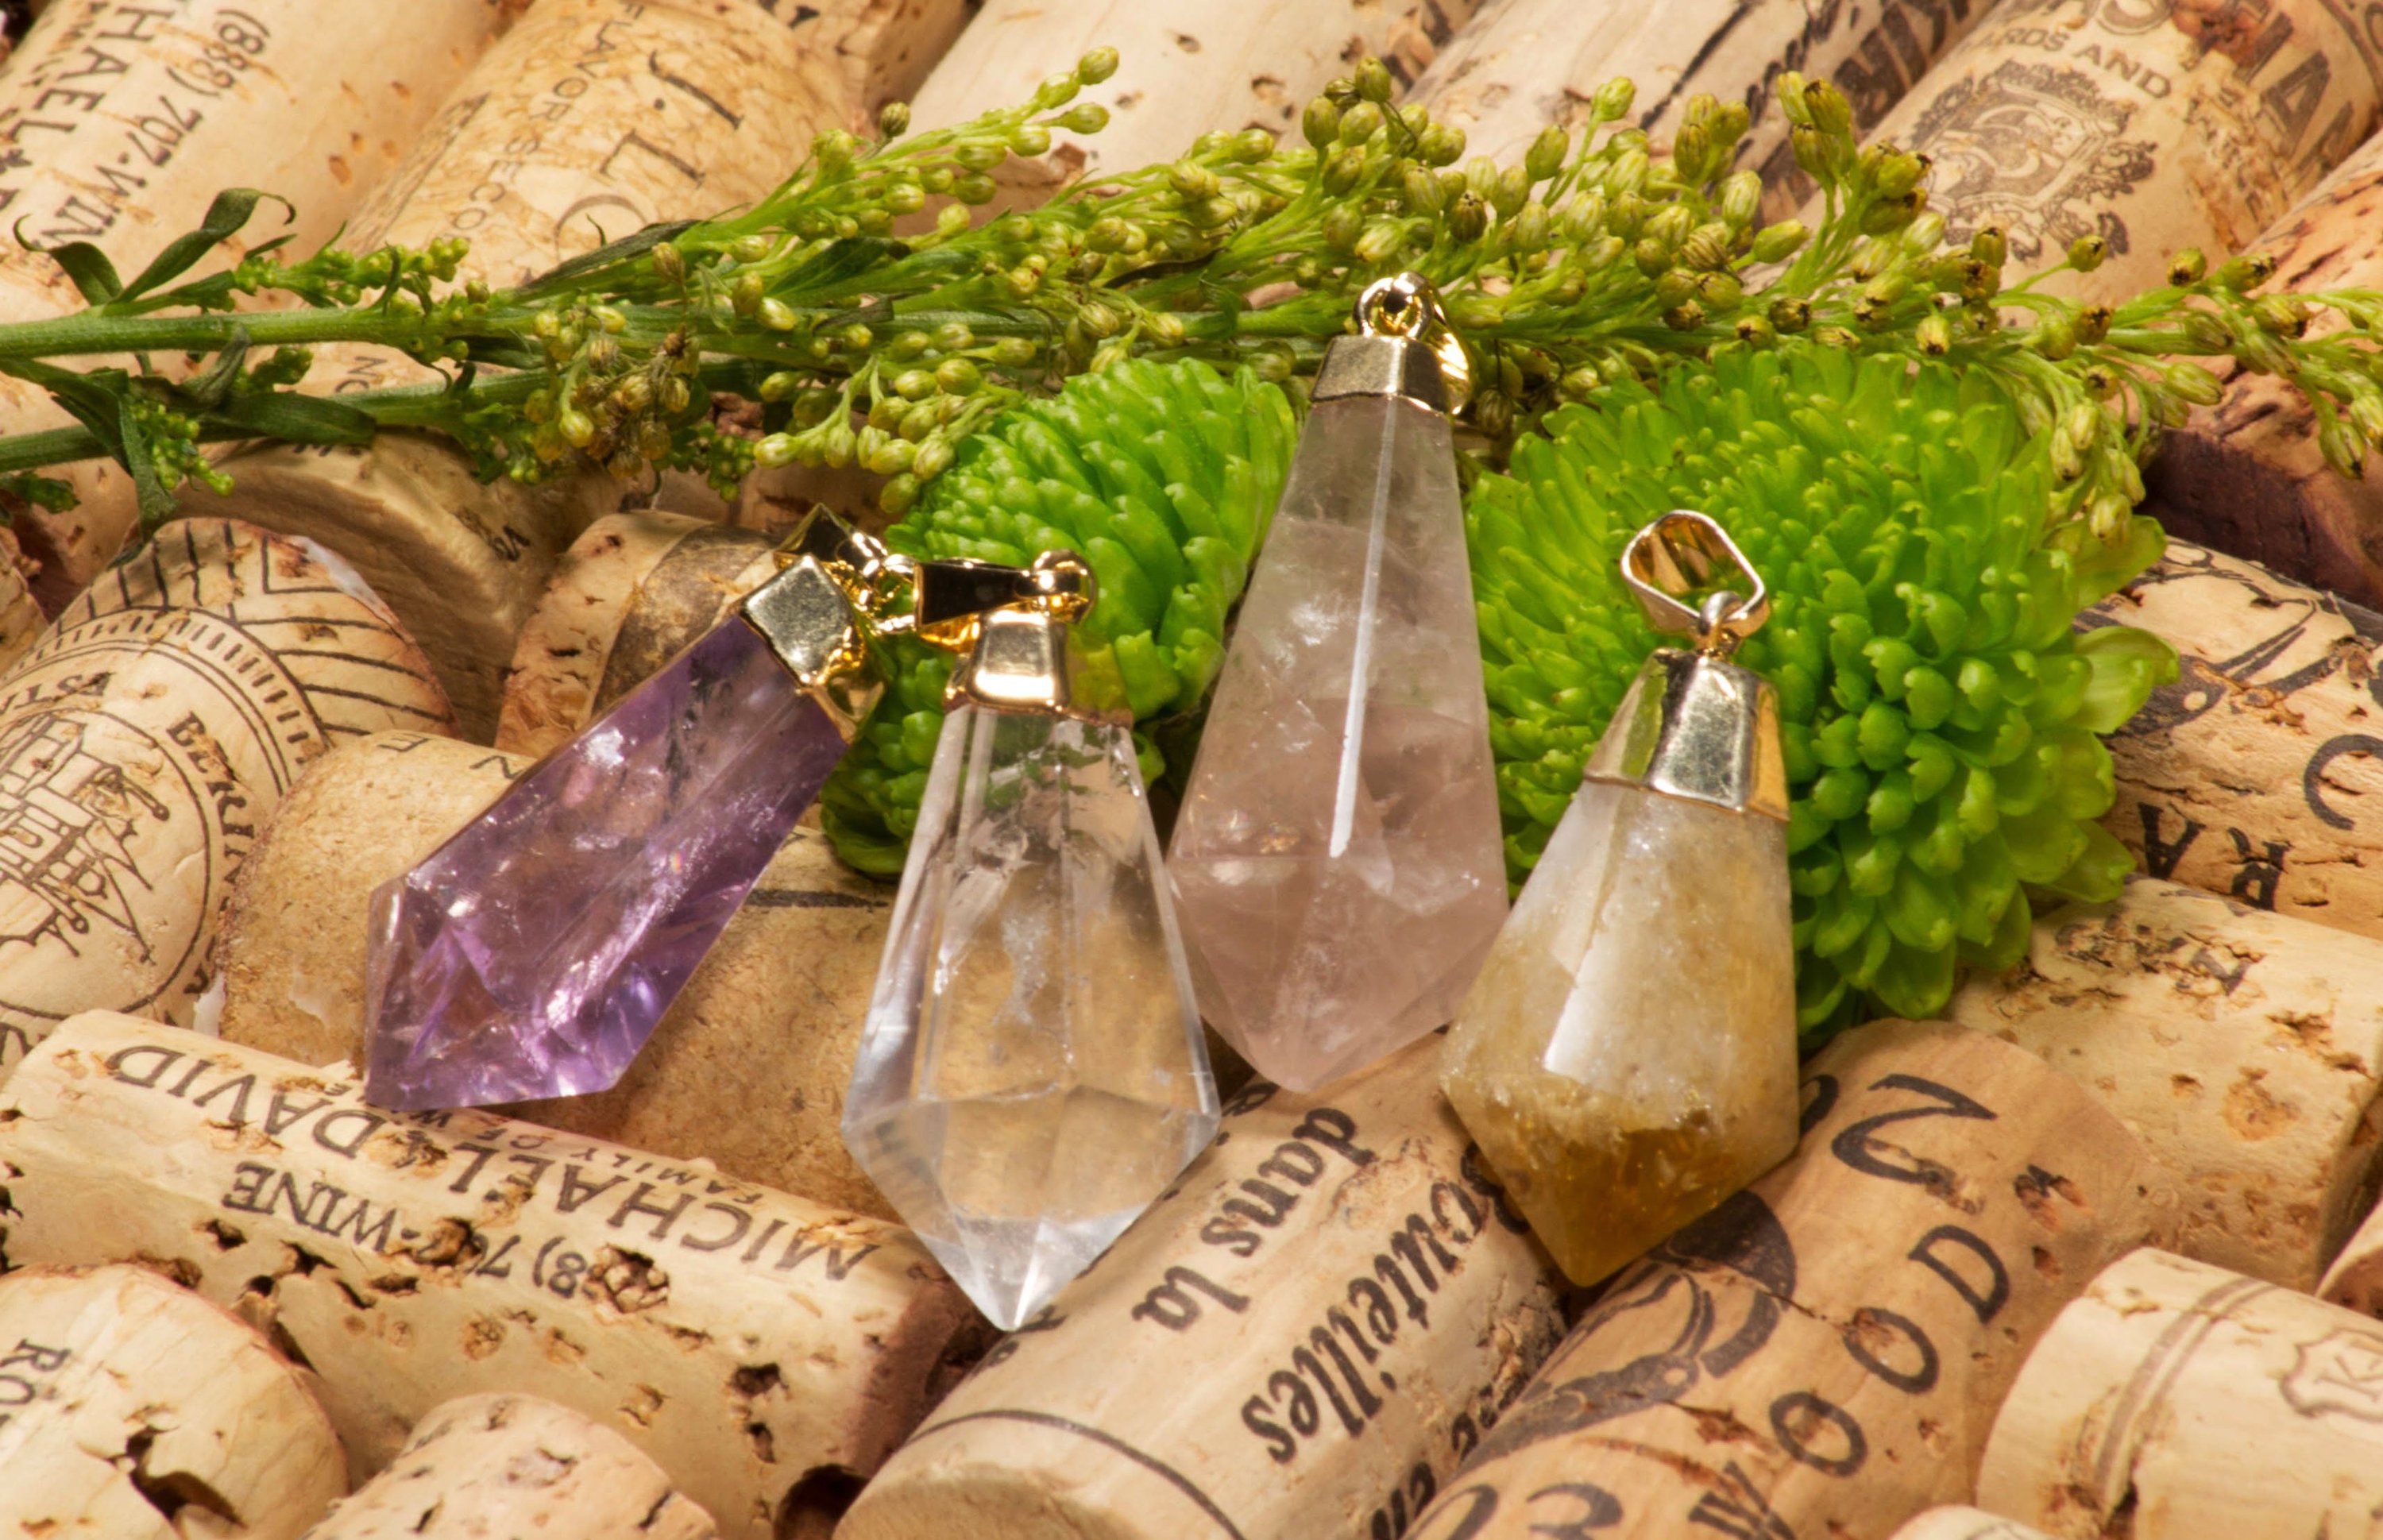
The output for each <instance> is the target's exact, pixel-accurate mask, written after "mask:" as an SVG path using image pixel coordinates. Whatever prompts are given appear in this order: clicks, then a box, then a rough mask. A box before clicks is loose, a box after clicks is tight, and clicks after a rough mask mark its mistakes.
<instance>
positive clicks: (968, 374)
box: [935, 358, 984, 396]
mask: <svg viewBox="0 0 2383 1540" xmlns="http://www.w3.org/2000/svg"><path fill="white" fill-rule="evenodd" d="M935 383H936V384H937V385H938V386H940V387H942V388H944V389H945V390H948V391H950V392H951V393H952V394H953V395H955V396H966V395H969V394H970V393H972V392H973V391H974V390H975V389H976V388H977V387H978V386H980V385H982V384H983V383H984V374H983V371H982V370H980V369H979V368H978V367H977V366H976V365H975V364H974V363H970V362H969V360H967V359H965V358H947V359H945V360H944V361H943V362H942V363H938V364H936V365H935Z"/></svg>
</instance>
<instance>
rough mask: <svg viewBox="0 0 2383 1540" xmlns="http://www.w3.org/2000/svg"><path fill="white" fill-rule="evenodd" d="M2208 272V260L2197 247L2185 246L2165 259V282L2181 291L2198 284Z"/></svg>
mask: <svg viewBox="0 0 2383 1540" xmlns="http://www.w3.org/2000/svg"><path fill="white" fill-rule="evenodd" d="M2208 272H2209V259H2208V258H2207V257H2205V256H2203V255H2202V254H2201V249H2200V248H2199V247H2197V246H2187V247H2185V248H2184V249H2183V250H2181V251H2179V252H2178V253H2175V254H2174V255H2172V256H2170V257H2169V258H2168V259H2167V281H2168V282H2169V283H2171V284H2174V285H2175V286H2176V287H2177V288H2179V289H2181V288H2183V287H2184V286H2185V285H2187V284H2192V283H2199V282H2200V281H2201V280H2202V279H2203V278H2204V277H2206V276H2207V275H2208Z"/></svg>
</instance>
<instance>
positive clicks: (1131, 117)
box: [911, 0, 1475, 203]
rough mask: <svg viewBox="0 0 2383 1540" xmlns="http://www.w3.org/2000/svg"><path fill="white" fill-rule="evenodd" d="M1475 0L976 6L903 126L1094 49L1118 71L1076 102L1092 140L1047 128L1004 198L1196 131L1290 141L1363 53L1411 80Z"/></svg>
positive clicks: (1126, 163)
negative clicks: (1043, 149)
mask: <svg viewBox="0 0 2383 1540" xmlns="http://www.w3.org/2000/svg"><path fill="white" fill-rule="evenodd" d="M1474 10H1475V0H1307V3H1306V4H1303V5H1297V6H1286V5H1281V4H1278V3H1277V0H1204V4H1202V5H1200V6H1197V7H1196V8H1186V7H1183V6H1153V5H1146V4H1139V3H1137V0H1098V3H1085V4H1077V5H1068V6H1054V5H1051V4H1049V3H1048V0H985V4H984V6H983V8H982V9H981V10H979V11H978V12H977V16H976V19H975V20H974V21H971V22H970V23H969V27H968V31H965V32H963V33H961V34H960V38H959V41H958V42H957V43H955V44H954V45H953V47H952V50H951V52H950V53H948V54H947V55H945V56H944V60H943V62H942V63H941V64H939V65H937V66H936V67H935V69H934V72H933V73H932V74H931V75H929V76H928V77H927V81H926V83H925V84H924V85H922V86H920V88H919V95H918V99H917V101H916V102H915V103H914V104H913V111H912V114H911V117H912V121H913V122H915V123H916V124H917V125H918V126H919V127H920V128H922V129H940V128H945V127H948V126H950V125H952V124H956V123H963V122H966V121H967V120H968V119H969V118H971V117H976V116H977V115H978V114H979V113H982V112H987V111H990V110H992V109H994V108H995V107H1008V106H1015V105H1018V104H1019V103H1021V102H1024V101H1026V100H1028V99H1029V98H1031V96H1032V95H1033V94H1034V88H1035V87H1036V86H1037V85H1039V84H1040V83H1042V81H1043V80H1044V79H1045V78H1046V77H1048V76H1051V75H1054V74H1064V73H1066V72H1067V71H1068V70H1071V69H1073V68H1075V67H1076V61H1077V60H1078V59H1079V58H1080V57H1082V56H1083V55H1084V54H1085V53H1087V52H1089V51H1090V50H1092V49H1094V48H1104V47H1105V48H1114V49H1116V50H1117V60H1118V64H1117V73H1116V74H1115V75H1112V76H1111V77H1109V79H1108V80H1105V81H1104V82H1102V83H1101V84H1099V85H1094V86H1088V87H1086V88H1085V90H1084V92H1083V94H1082V96H1081V97H1080V100H1083V101H1087V102H1097V103H1099V104H1100V105H1102V106H1104V107H1106V108H1107V109H1108V112H1109V121H1108V126H1107V127H1106V128H1105V129H1102V130H1101V131H1100V132H1099V133H1097V134H1091V135H1076V134H1069V133H1065V132H1059V133H1055V134H1054V135H1053V136H1052V145H1053V148H1052V149H1051V151H1050V153H1049V154H1044V155H1040V156H1034V157H1028V158H1020V157H1015V156H1013V157H1012V158H1011V159H1010V160H1008V161H1006V162H1005V163H1004V164H1003V165H1002V166H1000V167H999V168H997V169H996V170H994V173H993V177H994V181H995V182H996V183H998V184H1000V186H1001V187H1002V188H1003V190H1004V191H1005V193H1006V198H1007V201H1009V202H1012V203H1019V202H1030V201H1036V200H1039V199H1040V198H1041V197H1042V196H1043V194H1045V193H1047V192H1048V191H1049V190H1050V189H1051V188H1053V187H1055V186H1056V185H1058V184H1059V183H1061V182H1065V181H1070V180H1074V179H1078V178H1094V177H1098V176H1100V175H1102V174H1104V173H1111V172H1121V171H1131V170H1135V169H1137V168H1139V167H1141V166H1148V165H1153V164H1155V163H1161V162H1166V161H1172V160H1175V159H1177V158H1178V157H1179V156H1180V155H1181V154H1183V153H1184V152H1185V151H1186V150H1188V149H1190V148H1191V142H1192V141H1193V140H1195V139H1197V138H1199V137H1200V136H1201V135H1202V134H1204V133H1208V132H1212V131H1222V132H1226V133H1231V132H1236V131H1238V130H1240V129H1253V128H1254V129H1266V131H1267V132H1269V133H1271V134H1274V135H1275V136H1276V137H1277V138H1279V139H1285V140H1287V141H1288V142H1291V143H1299V142H1302V141H1301V140H1300V138H1299V122H1300V115H1301V114H1302V113H1303V112H1304V111H1305V110H1306V107H1307V104H1308V101H1309V100H1310V99H1311V98H1312V97H1314V96H1315V95H1316V94H1317V93H1318V92H1321V91H1322V90H1323V89H1324V87H1325V86H1326V85H1327V83H1328V82H1329V81H1331V80H1333V79H1334V78H1336V77H1338V76H1341V75H1345V74H1347V73H1348V72H1349V69H1350V68H1351V67H1352V65H1354V64H1355V63H1356V62H1357V60H1358V59H1359V58H1360V57H1362V56H1364V55H1368V54H1371V55H1376V56H1377V57H1379V58H1380V59H1381V60H1382V62H1383V63H1384V64H1385V65H1387V66H1388V67H1389V70H1390V73H1391V76H1392V77H1393V78H1394V79H1395V80H1399V81H1400V82H1401V83H1405V82H1408V81H1412V80H1414V78H1415V76H1416V75H1417V74H1418V73H1419V72H1420V71H1421V70H1422V69H1423V68H1424V67H1425V66H1426V65H1428V64H1429V63H1430V62H1431V59H1432V55H1434V53H1435V52H1436V51H1437V50H1438V48H1439V46H1440V45H1441V44H1442V43H1446V42H1447V41H1448V40H1449V39H1450V38H1451V36H1453V35H1454V34H1455V32H1456V30H1457V29H1458V28H1459V27H1462V26H1463V25H1464V23H1465V21H1466V20H1467V19H1468V18H1471V16H1472V15H1473V12H1474Z"/></svg>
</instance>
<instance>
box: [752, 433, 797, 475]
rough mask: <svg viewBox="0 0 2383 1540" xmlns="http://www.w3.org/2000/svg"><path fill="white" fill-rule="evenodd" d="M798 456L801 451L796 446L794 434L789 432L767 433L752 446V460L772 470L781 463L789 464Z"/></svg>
mask: <svg viewBox="0 0 2383 1540" xmlns="http://www.w3.org/2000/svg"><path fill="white" fill-rule="evenodd" d="M799 458H801V452H800V450H798V449H797V448H796V444H795V436H794V435H793V434H791V433H772V434H769V435H767V436H765V437H763V438H762V440H761V441H760V442H759V443H758V444H756V445H754V446H753V462H754V463H755V464H757V465H765V466H767V467H769V468H770V469H771V470H773V471H774V470H776V469H777V468H778V467H779V466H781V465H791V464H793V463H794V462H796V460H797V459H799Z"/></svg>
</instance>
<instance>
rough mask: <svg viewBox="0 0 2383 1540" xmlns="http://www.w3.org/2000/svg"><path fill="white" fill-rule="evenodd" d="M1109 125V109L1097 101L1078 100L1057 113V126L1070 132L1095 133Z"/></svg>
mask: <svg viewBox="0 0 2383 1540" xmlns="http://www.w3.org/2000/svg"><path fill="white" fill-rule="evenodd" d="M1108 126H1109V109H1108V108H1106V107H1105V106H1103V105H1100V104H1099V103H1098V102H1079V103H1077V104H1076V105H1074V106H1072V107H1069V108H1068V110H1067V111H1066V112H1064V113H1061V114H1060V115H1059V127H1061V128H1063V129H1067V130H1068V131H1069V132H1070V133H1080V134H1096V133H1098V132H1100V131H1101V130H1102V129H1105V128H1107V127H1108Z"/></svg>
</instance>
